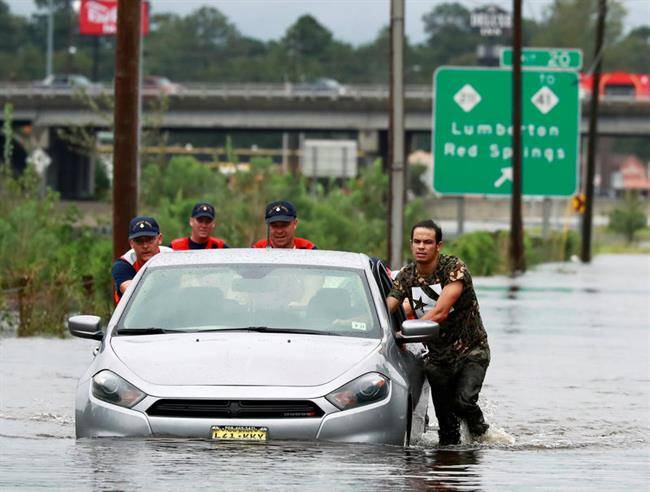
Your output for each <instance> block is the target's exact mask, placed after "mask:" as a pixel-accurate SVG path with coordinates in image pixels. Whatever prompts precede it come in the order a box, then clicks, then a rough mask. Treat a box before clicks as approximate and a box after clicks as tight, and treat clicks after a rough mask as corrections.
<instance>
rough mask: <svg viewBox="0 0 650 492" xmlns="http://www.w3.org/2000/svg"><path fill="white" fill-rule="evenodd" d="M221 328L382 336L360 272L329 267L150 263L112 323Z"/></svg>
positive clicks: (154, 328)
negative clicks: (161, 264) (150, 267)
mask: <svg viewBox="0 0 650 492" xmlns="http://www.w3.org/2000/svg"><path fill="white" fill-rule="evenodd" d="M139 330H141V332H140V331H139ZM221 330H254V331H265V332H282V333H294V332H295V333H312V334H316V335H333V336H336V335H339V336H350V337H361V338H380V337H381V331H380V328H379V323H378V320H377V315H376V312H375V308H374V305H373V302H372V296H371V294H370V290H369V288H368V285H367V281H366V277H365V275H364V272H363V271H361V270H354V269H344V268H340V269H339V268H331V267H327V268H319V267H308V266H277V265H257V264H228V265H200V266H198V265H192V266H180V267H158V268H152V269H150V270H148V271H147V272H146V273H145V275H144V276H143V278H142V279H141V281H140V282H139V284H138V286H137V288H136V291H135V292H134V294H133V296H132V298H131V299H130V301H129V303H128V306H127V308H126V310H125V312H124V314H123V316H122V317H121V319H120V321H119V323H118V325H117V334H118V335H120V334H125V335H127V334H128V335H135V334H160V333H165V332H176V331H187V332H197V331H221Z"/></svg>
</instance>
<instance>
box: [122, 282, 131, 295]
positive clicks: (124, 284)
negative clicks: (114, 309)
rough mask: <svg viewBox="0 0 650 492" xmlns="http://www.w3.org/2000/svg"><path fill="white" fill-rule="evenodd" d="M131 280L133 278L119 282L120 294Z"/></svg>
mask: <svg viewBox="0 0 650 492" xmlns="http://www.w3.org/2000/svg"><path fill="white" fill-rule="evenodd" d="M131 282H133V280H127V281H126V282H122V283H121V284H120V292H121V293H122V294H124V291H126V288H127V287H128V286H129V285H131Z"/></svg>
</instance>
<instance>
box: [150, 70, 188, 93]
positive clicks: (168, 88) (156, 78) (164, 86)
mask: <svg viewBox="0 0 650 492" xmlns="http://www.w3.org/2000/svg"><path fill="white" fill-rule="evenodd" d="M142 90H143V91H144V92H145V93H147V92H158V93H160V94H167V95H171V94H178V93H179V92H181V91H182V90H183V86H182V85H181V84H177V83H175V82H172V81H171V80H169V79H168V78H167V77H163V76H161V75H145V76H144V77H143V78H142Z"/></svg>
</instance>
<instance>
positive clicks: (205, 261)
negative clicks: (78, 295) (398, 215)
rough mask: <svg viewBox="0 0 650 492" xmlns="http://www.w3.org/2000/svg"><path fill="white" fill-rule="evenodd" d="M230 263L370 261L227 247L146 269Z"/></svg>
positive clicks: (351, 264)
mask: <svg viewBox="0 0 650 492" xmlns="http://www.w3.org/2000/svg"><path fill="white" fill-rule="evenodd" d="M228 263H251V264H253V263H260V264H269V265H306V266H325V267H341V268H355V269H365V268H369V260H368V257H367V256H366V255H365V254H362V253H350V252H346V251H325V250H305V249H273V248H242V249H236V248H228V249H217V250H215V249H212V250H189V251H174V252H168V253H159V254H157V255H155V256H154V257H153V258H151V259H150V260H149V261H148V262H147V263H146V265H145V266H146V267H148V268H154V267H165V266H178V265H220V264H228Z"/></svg>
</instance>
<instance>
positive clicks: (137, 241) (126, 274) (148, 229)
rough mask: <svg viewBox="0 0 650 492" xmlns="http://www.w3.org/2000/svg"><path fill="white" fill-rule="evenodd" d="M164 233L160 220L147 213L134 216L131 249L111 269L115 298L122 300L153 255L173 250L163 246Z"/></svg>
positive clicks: (117, 300)
mask: <svg viewBox="0 0 650 492" xmlns="http://www.w3.org/2000/svg"><path fill="white" fill-rule="evenodd" d="M160 243H162V234H161V233H160V227H159V226H158V222H156V219H154V218H153V217H148V216H145V215H142V216H139V217H134V218H133V219H131V222H129V245H130V246H131V249H130V250H129V251H127V252H126V253H124V254H123V255H122V256H120V257H119V258H118V259H117V260H116V261H115V263H113V268H112V269H111V274H112V275H113V284H114V285H113V299H114V300H115V304H116V305H117V303H118V302H119V301H120V299H121V298H122V294H124V291H126V288H127V287H128V286H129V284H130V283H131V281H132V280H133V277H135V274H136V273H138V270H140V268H142V265H144V264H145V263H146V262H147V261H148V260H149V259H150V258H151V257H152V256H154V255H157V254H158V253H160V252H161V251H172V250H171V248H168V247H166V246H161V245H160Z"/></svg>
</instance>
